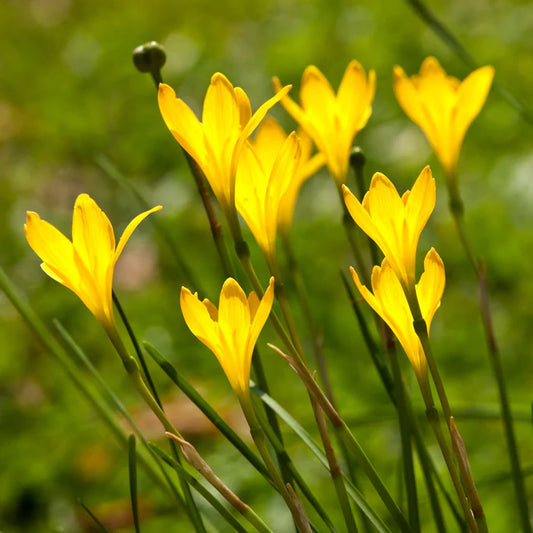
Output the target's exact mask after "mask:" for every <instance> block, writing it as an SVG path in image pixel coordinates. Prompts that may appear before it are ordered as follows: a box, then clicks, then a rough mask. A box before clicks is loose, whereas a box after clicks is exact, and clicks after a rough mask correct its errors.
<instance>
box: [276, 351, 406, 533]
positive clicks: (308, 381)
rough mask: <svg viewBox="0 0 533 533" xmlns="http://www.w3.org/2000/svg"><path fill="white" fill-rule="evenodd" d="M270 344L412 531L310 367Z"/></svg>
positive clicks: (398, 520) (397, 518)
mask: <svg viewBox="0 0 533 533" xmlns="http://www.w3.org/2000/svg"><path fill="white" fill-rule="evenodd" d="M269 346H270V347H271V348H272V349H274V350H275V351H276V352H277V353H279V354H280V355H281V356H282V357H283V358H284V359H285V360H286V361H287V362H288V363H289V365H290V366H291V367H292V369H293V370H294V371H295V372H296V373H297V374H298V376H299V377H300V379H301V380H302V381H303V383H304V385H305V386H306V388H307V390H308V391H309V393H310V394H311V395H312V396H313V397H314V398H315V399H316V400H317V402H318V403H319V405H320V407H321V409H322V410H323V411H324V414H325V415H326V416H327V417H328V418H329V420H330V422H331V423H332V425H333V427H334V428H335V431H336V432H337V433H338V435H339V438H341V439H342V441H343V442H344V443H345V445H346V447H347V449H348V451H349V452H350V453H351V454H352V455H353V457H354V458H355V459H356V461H357V462H358V464H359V465H360V466H361V468H362V470H363V471H364V473H365V475H366V476H367V478H368V479H369V481H370V483H371V484H372V485H373V487H374V490H375V491H376V492H377V493H378V495H379V497H380V498H381V500H382V501H383V503H384V504H385V506H386V507H387V509H388V510H389V512H390V513H391V516H392V517H393V518H394V520H395V521H396V523H397V525H398V526H399V528H400V530H401V531H404V532H407V531H409V532H411V528H410V526H409V524H408V523H407V520H406V519H405V517H404V516H403V514H402V512H401V510H400V508H399V507H398V506H397V505H396V503H395V502H394V500H393V498H392V497H391V495H390V493H389V491H388V490H387V488H386V487H385V485H384V483H383V481H382V480H381V478H380V477H379V474H378V473H377V472H376V470H375V468H374V466H373V465H372V463H371V462H370V460H369V458H368V457H367V455H366V454H365V452H364V451H363V449H362V447H361V445H360V444H359V443H358V442H357V440H356V438H355V437H354V435H353V434H352V432H351V431H350V429H349V428H348V426H347V425H346V422H344V420H343V419H342V417H341V416H340V414H339V413H338V412H337V410H336V409H335V408H334V407H333V405H332V404H331V402H330V401H329V400H328V398H327V396H326V395H325V394H324V392H323V391H322V389H321V388H320V387H319V386H318V384H317V382H316V381H315V379H314V377H313V376H312V374H311V373H310V371H309V369H308V368H307V367H306V366H305V365H303V364H302V363H301V362H300V361H298V360H296V359H294V358H292V357H290V356H288V355H286V354H284V353H283V352H282V351H281V350H280V349H279V348H277V347H276V346H273V345H270V344H269Z"/></svg>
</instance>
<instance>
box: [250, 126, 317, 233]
mask: <svg viewBox="0 0 533 533" xmlns="http://www.w3.org/2000/svg"><path fill="white" fill-rule="evenodd" d="M297 135H298V140H299V141H300V149H301V156H300V164H299V166H298V169H297V170H296V172H295V174H294V176H293V177H292V179H291V180H290V181H289V183H288V185H287V188H286V189H285V192H284V193H283V195H282V197H281V203H280V206H279V212H278V225H279V227H280V229H281V231H283V232H288V231H289V228H290V227H291V225H292V218H293V215H294V208H295V206H296V199H297V197H298V193H299V192H300V188H301V187H302V185H303V183H304V181H305V180H306V179H307V178H309V177H310V176H312V175H313V174H315V172H317V171H318V169H319V168H320V167H321V166H322V165H323V164H324V163H325V162H326V161H325V158H324V156H323V154H321V153H318V154H315V155H314V156H313V157H311V150H312V148H313V145H312V141H311V138H310V137H309V135H307V133H306V132H305V131H304V130H302V129H301V128H300V129H299V130H298V132H297ZM286 139H287V135H286V134H285V132H284V131H283V128H282V127H281V126H280V125H279V124H278V122H277V121H276V119H274V118H272V117H267V118H265V120H264V121H263V122H262V123H261V125H260V126H259V128H258V129H257V133H256V135H255V137H254V139H251V140H250V144H251V145H252V146H253V149H254V151H255V153H256V154H257V158H258V159H259V161H260V162H261V164H262V165H263V168H264V169H265V172H267V173H270V171H271V169H272V167H273V166H274V162H275V161H276V158H277V157H278V155H279V152H280V150H281V147H282V146H283V143H284V142H285V140H286Z"/></svg>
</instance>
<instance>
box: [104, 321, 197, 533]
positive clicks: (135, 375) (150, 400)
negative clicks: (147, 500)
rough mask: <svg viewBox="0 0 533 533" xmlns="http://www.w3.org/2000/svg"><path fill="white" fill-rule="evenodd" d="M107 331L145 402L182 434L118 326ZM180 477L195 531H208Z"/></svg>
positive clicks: (168, 427)
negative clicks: (145, 375) (162, 405)
mask: <svg viewBox="0 0 533 533" xmlns="http://www.w3.org/2000/svg"><path fill="white" fill-rule="evenodd" d="M106 333H107V334H108V336H109V339H110V340H111V342H112V343H113V346H114V347H115V349H116V350H117V353H118V354H119V356H120V358H121V359H122V363H123V365H124V368H125V369H126V372H127V373H128V375H129V377H130V379H131V381H132V383H133V385H134V386H135V388H136V389H137V391H138V392H139V394H140V395H141V397H142V398H143V400H144V401H145V403H146V404H147V405H148V407H149V408H150V409H151V410H152V412H153V413H154V414H155V416H156V417H157V418H158V419H159V421H160V422H161V424H162V426H163V427H164V428H165V430H166V431H168V432H169V433H172V434H174V435H178V436H181V435H180V433H179V431H178V430H177V429H176V428H175V427H174V426H173V424H172V423H171V422H170V421H169V420H168V418H167V415H166V414H165V412H164V411H163V409H162V408H161V407H160V406H159V404H158V403H157V402H156V400H155V398H154V397H153V396H152V393H151V392H150V390H149V389H148V387H147V386H146V384H145V383H144V380H143V378H142V375H141V372H140V369H139V365H138V363H137V361H136V360H135V359H134V358H133V357H131V356H130V355H129V354H128V351H127V350H126V347H125V346H124V343H123V342H122V339H121V338H120V336H119V334H118V332H117V330H116V328H106ZM176 458H177V460H179V459H178V458H179V456H178V455H177V454H176ZM179 479H180V484H181V489H182V491H183V495H184V498H185V502H186V504H187V505H186V509H187V512H188V515H189V518H190V520H191V522H192V524H193V526H194V527H195V531H198V532H201V533H206V530H205V526H204V524H203V521H202V517H201V515H200V512H199V511H198V507H197V505H196V502H195V501H194V498H193V496H192V494H191V490H190V487H189V484H188V483H187V481H186V480H185V478H184V477H183V476H180V478H179Z"/></svg>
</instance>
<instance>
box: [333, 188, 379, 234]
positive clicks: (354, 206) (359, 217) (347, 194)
mask: <svg viewBox="0 0 533 533" xmlns="http://www.w3.org/2000/svg"><path fill="white" fill-rule="evenodd" d="M342 194H343V196H344V203H345V204H346V208H347V209H348V212H349V213H350V215H351V217H352V218H353V219H354V221H355V223H356V224H357V225H358V226H359V227H360V228H361V229H362V230H363V231H364V232H365V233H366V234H367V235H368V236H369V237H370V238H371V239H372V240H374V241H376V242H377V241H378V240H379V239H380V235H379V233H378V230H377V228H376V224H375V223H374V221H373V220H372V218H371V217H370V215H369V214H368V211H367V210H366V209H365V208H364V207H363V206H362V205H361V202H360V201H359V200H358V199H357V198H356V197H355V195H354V194H353V193H352V192H351V191H350V189H349V188H348V187H346V185H342Z"/></svg>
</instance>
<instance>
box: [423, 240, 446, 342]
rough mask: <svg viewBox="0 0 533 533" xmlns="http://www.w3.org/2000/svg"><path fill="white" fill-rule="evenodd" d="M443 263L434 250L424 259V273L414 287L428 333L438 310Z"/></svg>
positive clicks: (443, 276)
mask: <svg viewBox="0 0 533 533" xmlns="http://www.w3.org/2000/svg"><path fill="white" fill-rule="evenodd" d="M445 283H446V282H445V272H444V263H443V262H442V259H441V258H440V256H439V254H438V253H437V252H436V251H435V249H434V248H431V250H430V251H429V252H428V253H427V255H426V258H425V259H424V273H423V274H422V276H420V281H419V282H418V284H417V286H416V294H417V297H418V301H419V303H420V310H421V312H422V316H423V317H424V320H425V321H426V324H427V328H428V333H429V329H430V326H431V321H432V320H433V316H434V315H435V311H436V310H437V309H438V308H439V305H440V300H441V298H442V294H443V293H444V285H445Z"/></svg>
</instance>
